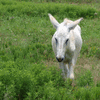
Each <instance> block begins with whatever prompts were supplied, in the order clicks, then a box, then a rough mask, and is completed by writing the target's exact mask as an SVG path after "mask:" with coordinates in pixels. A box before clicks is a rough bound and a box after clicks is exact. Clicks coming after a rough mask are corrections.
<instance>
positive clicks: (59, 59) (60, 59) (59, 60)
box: [56, 57, 64, 62]
mask: <svg viewBox="0 0 100 100" xmlns="http://www.w3.org/2000/svg"><path fill="white" fill-rule="evenodd" d="M56 59H57V60H58V62H61V61H63V60H64V58H58V57H56Z"/></svg>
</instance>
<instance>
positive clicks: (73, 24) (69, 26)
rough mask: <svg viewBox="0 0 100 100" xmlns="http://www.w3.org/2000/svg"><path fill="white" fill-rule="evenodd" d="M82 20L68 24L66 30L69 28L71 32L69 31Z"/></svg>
mask: <svg viewBox="0 0 100 100" xmlns="http://www.w3.org/2000/svg"><path fill="white" fill-rule="evenodd" d="M82 19H83V18H80V19H78V20H76V21H74V22H72V23H70V24H69V25H68V28H69V29H70V30H71V29H74V28H75V27H76V26H77V25H78V24H79V23H80V22H81V20H82Z"/></svg>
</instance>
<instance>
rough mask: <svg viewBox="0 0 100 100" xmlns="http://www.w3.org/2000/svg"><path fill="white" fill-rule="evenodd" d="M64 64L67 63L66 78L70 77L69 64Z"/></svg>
mask: <svg viewBox="0 0 100 100" xmlns="http://www.w3.org/2000/svg"><path fill="white" fill-rule="evenodd" d="M64 65H65V75H66V78H69V77H70V73H69V66H68V64H66V63H64Z"/></svg>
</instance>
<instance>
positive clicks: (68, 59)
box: [64, 52, 74, 63]
mask: <svg viewBox="0 0 100 100" xmlns="http://www.w3.org/2000/svg"><path fill="white" fill-rule="evenodd" d="M73 55H74V53H72V52H66V53H65V59H64V62H65V63H67V62H69V61H70V60H71V59H72V57H73Z"/></svg>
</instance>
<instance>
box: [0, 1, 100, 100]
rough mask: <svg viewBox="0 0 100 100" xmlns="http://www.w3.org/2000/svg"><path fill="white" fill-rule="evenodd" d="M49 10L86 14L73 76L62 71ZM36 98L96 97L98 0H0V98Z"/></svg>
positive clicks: (59, 15)
mask: <svg viewBox="0 0 100 100" xmlns="http://www.w3.org/2000/svg"><path fill="white" fill-rule="evenodd" d="M48 13H51V14H52V15H53V16H54V17H55V18H56V19H57V20H58V21H59V22H62V21H63V19H64V18H66V17H67V18H69V19H71V20H73V21H74V20H76V19H78V18H80V17H83V18H84V20H83V21H82V22H81V23H80V24H79V25H80V26H81V29H82V39H83V45H82V50H81V52H80V57H79V58H78V61H77V64H76V67H75V80H74V81H73V82H72V80H70V79H67V81H64V80H63V79H62V77H61V70H60V69H59V66H58V62H57V61H56V59H55V56H54V53H53V51H52V46H51V38H52V35H53V34H54V32H55V29H54V28H53V27H52V24H51V23H50V21H49V17H48ZM37 99H38V100H100V1H99V0H0V100H37Z"/></svg>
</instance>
